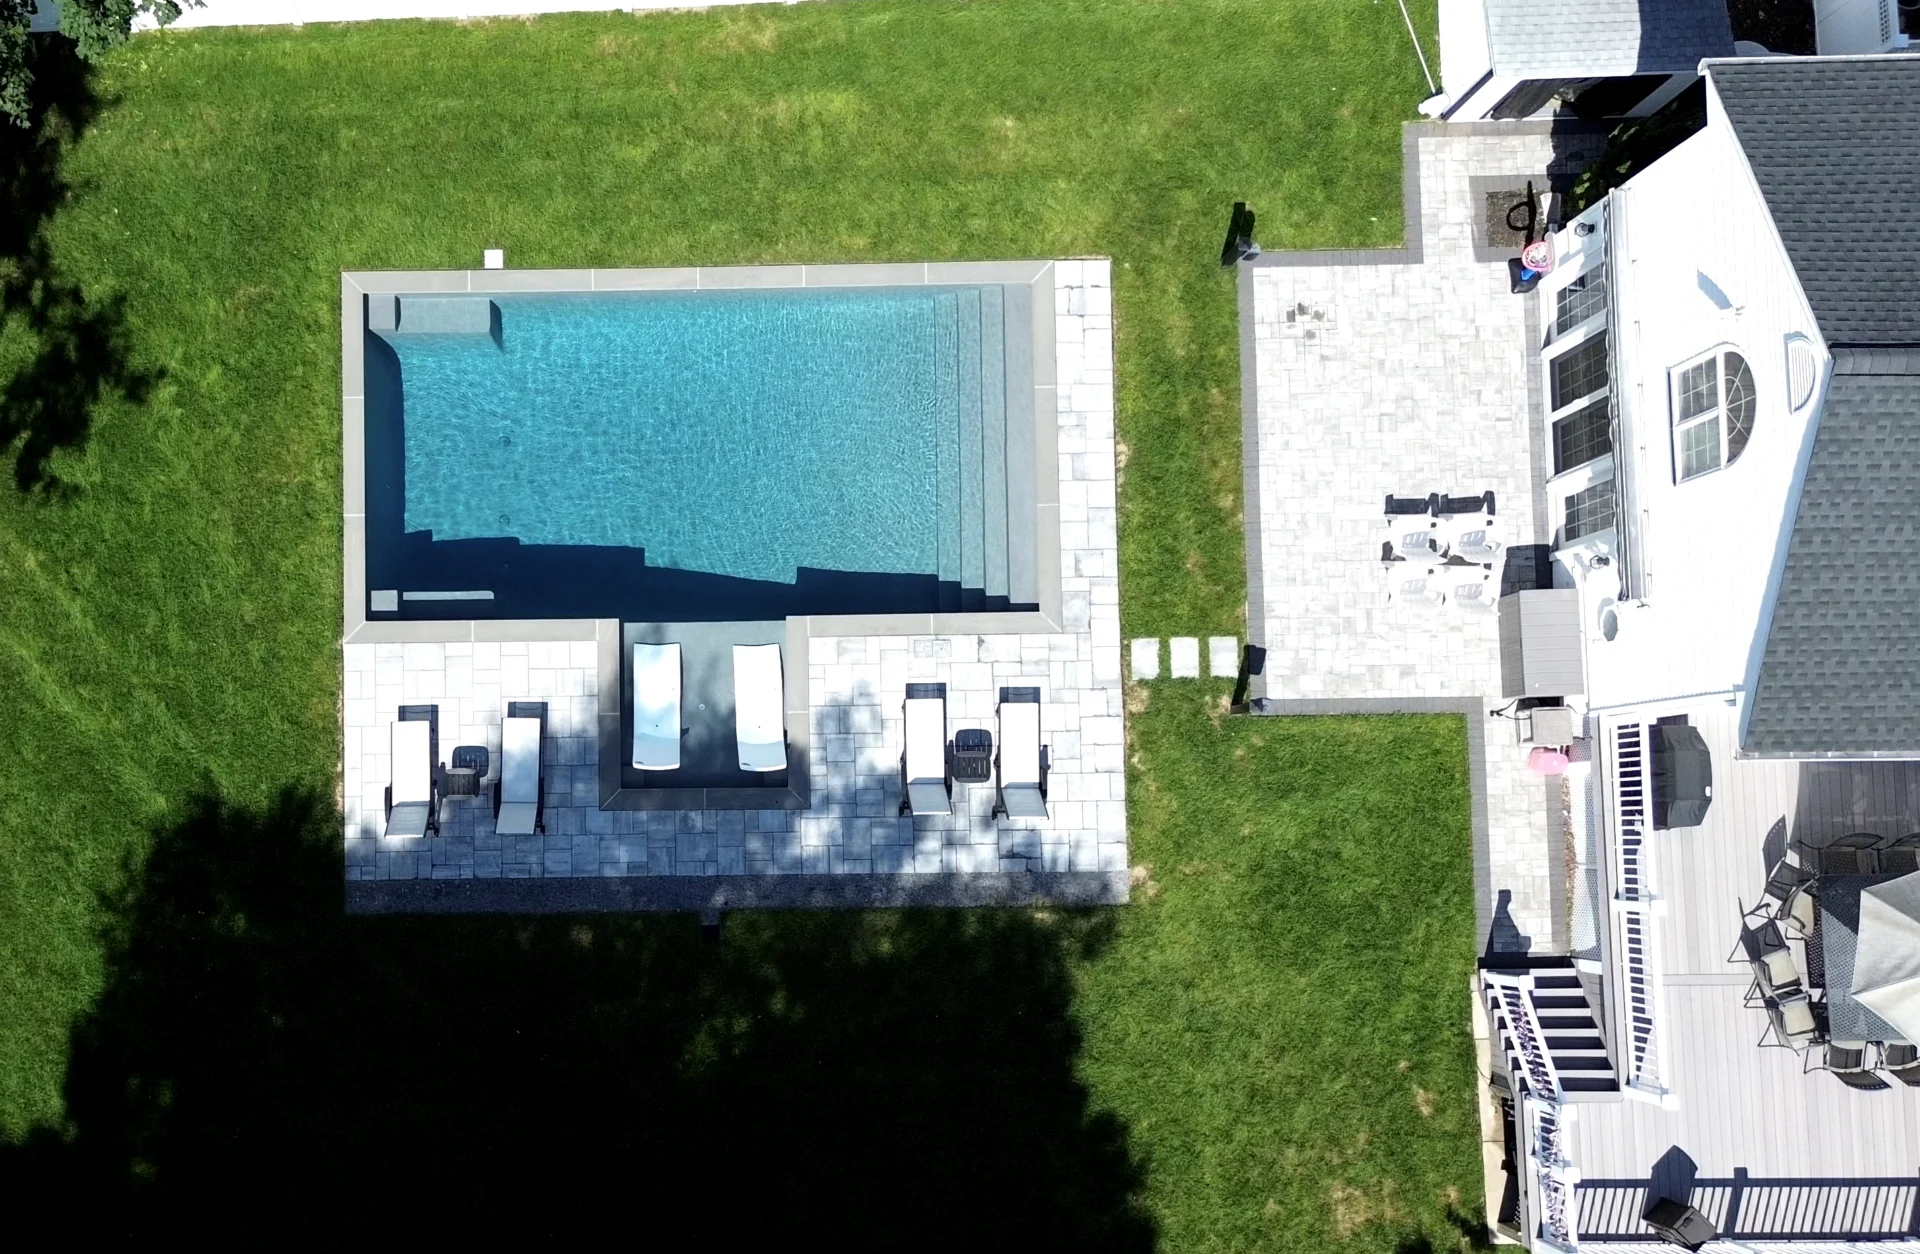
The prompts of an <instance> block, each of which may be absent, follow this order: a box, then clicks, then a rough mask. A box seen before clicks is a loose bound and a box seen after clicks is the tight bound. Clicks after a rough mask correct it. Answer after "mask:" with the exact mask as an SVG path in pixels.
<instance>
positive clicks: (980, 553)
mask: <svg viewBox="0 0 1920 1254" xmlns="http://www.w3.org/2000/svg"><path fill="white" fill-rule="evenodd" d="M981 303H982V302H981V300H980V290H979V289H978V288H968V289H965V290H963V291H961V293H960V310H959V324H960V325H959V342H960V422H959V425H958V434H959V445H960V447H959V460H960V608H962V609H967V610H973V609H979V608H980V600H981V596H980V593H981V589H982V588H984V587H985V574H984V572H985V564H986V554H985V552H984V549H985V547H986V536H985V520H984V518H983V517H982V515H983V514H985V513H986V505H985V498H986V486H985V479H986V471H985V469H984V467H983V464H982V463H983V462H984V460H985V449H984V448H983V447H982V440H981V432H980V426H981V420H980V411H981V392H982V391H983V390H984V389H985V388H987V387H992V386H995V385H996V383H997V381H996V380H991V379H987V378H983V377H982V376H983V374H984V371H983V369H982V367H983V366H984V365H985V363H984V362H983V361H982V360H981V352H980V344H981V341H982V340H983V339H984V338H985V336H984V331H985V327H983V326H982V322H981V315H980V306H981Z"/></svg>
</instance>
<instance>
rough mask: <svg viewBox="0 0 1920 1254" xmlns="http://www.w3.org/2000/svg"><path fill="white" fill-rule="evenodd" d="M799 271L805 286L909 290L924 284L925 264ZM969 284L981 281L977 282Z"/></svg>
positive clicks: (890, 263) (843, 266) (918, 262)
mask: <svg viewBox="0 0 1920 1254" xmlns="http://www.w3.org/2000/svg"><path fill="white" fill-rule="evenodd" d="M801 270H802V278H803V279H804V280H805V282H806V285H807V286H808V287H910V286H920V285H924V284H925V283H926V281H927V263H926V262H924V261H895V262H875V263H872V264H866V265H861V264H854V265H833V266H802V267H801ZM971 281H972V282H976V283H977V282H980V280H978V279H974V280H971Z"/></svg>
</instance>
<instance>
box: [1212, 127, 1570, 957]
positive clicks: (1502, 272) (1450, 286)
mask: <svg viewBox="0 0 1920 1254" xmlns="http://www.w3.org/2000/svg"><path fill="white" fill-rule="evenodd" d="M1591 142H1592V140H1591V139H1589V138H1587V137H1586V136H1583V135H1569V134H1567V133H1565V132H1562V133H1561V134H1560V135H1559V136H1558V137H1556V136H1555V135H1553V134H1550V133H1549V132H1548V131H1547V129H1546V128H1545V127H1543V126H1540V125H1534V124H1496V125H1491V126H1486V125H1471V126H1469V125H1458V124H1440V125H1415V126H1410V127H1409V128H1408V131H1407V139H1406V151H1407V157H1408V162H1407V164H1408V168H1407V173H1406V177H1407V180H1408V213H1407V222H1408V231H1409V237H1410V240H1411V241H1412V242H1411V244H1410V246H1409V247H1408V248H1406V249H1399V250H1391V251H1386V250H1383V251H1380V252H1372V253H1367V252H1348V253H1321V254H1316V253H1269V254H1267V255H1265V256H1263V257H1261V258H1259V259H1258V260H1257V261H1256V262H1254V263H1252V264H1249V265H1246V266H1243V268H1242V272H1241V320H1242V351H1243V359H1244V360H1243V363H1242V371H1243V376H1242V377H1243V386H1244V388H1245V390H1246V393H1247V395H1246V398H1245V399H1246V402H1247V412H1246V437H1247V439H1246V444H1247V491H1248V497H1249V504H1248V518H1249V520H1250V526H1249V535H1248V566H1249V602H1250V604H1249V611H1250V613H1249V617H1250V627H1249V631H1250V634H1251V636H1252V638H1253V643H1255V644H1257V645H1261V646H1264V648H1265V649H1266V663H1265V667H1264V673H1263V674H1262V675H1260V676H1258V677H1257V679H1256V681H1255V686H1254V688H1253V695H1254V696H1256V697H1260V698H1263V699H1264V703H1265V708H1266V709H1267V710H1268V711H1270V712H1278V713H1305V712H1313V711H1328V712H1332V711H1346V710H1352V711H1362V710H1390V709H1400V710H1419V709H1433V710H1458V711H1461V712H1464V713H1468V714H1469V715H1470V718H1469V725H1470V729H1471V734H1472V736H1473V737H1474V738H1476V740H1477V743H1476V744H1475V745H1474V746H1473V748H1474V759H1475V765H1476V769H1477V772H1478V776H1479V777H1478V779H1477V781H1476V782H1477V785H1478V787H1477V789H1476V792H1477V795H1476V798H1475V805H1476V815H1475V820H1476V822H1475V827H1476V837H1477V839H1478V840H1479V841H1481V842H1484V847H1483V848H1482V849H1481V850H1480V851H1479V852H1480V855H1481V856H1480V857H1479V858H1478V859H1477V862H1478V863H1479V866H1480V869H1481V870H1482V871H1483V872H1484V873H1485V877H1484V879H1483V882H1482V883H1481V884H1480V885H1479V887H1480V890H1481V891H1480V893H1479V897H1480V904H1481V909H1482V915H1483V918H1482V920H1481V924H1482V931H1481V934H1482V935H1483V936H1484V935H1485V931H1486V927H1487V926H1488V924H1489V923H1490V921H1491V916H1492V913H1493V911H1494V910H1495V909H1496V908H1497V907H1498V905H1499V903H1500V901H1501V898H1502V896H1503V895H1504V897H1505V909H1506V910H1507V912H1508V914H1509V916H1510V918H1511V922H1512V923H1513V925H1514V926H1515V927H1516V928H1517V929H1518V931H1519V932H1520V933H1521V934H1523V935H1529V936H1532V937H1534V938H1536V940H1538V941H1540V942H1545V941H1547V940H1548V939H1550V938H1551V937H1552V936H1553V929H1554V927H1555V926H1556V924H1559V925H1561V926H1564V917H1563V912H1562V910H1561V908H1560V907H1559V906H1558V905H1556V903H1557V902H1558V900H1559V898H1560V894H1561V889H1562V887H1563V886H1562V885H1560V884H1559V883H1556V879H1557V877H1558V876H1559V875H1560V870H1559V865H1558V835H1559V819H1558V790H1557V786H1556V787H1555V788H1554V791H1553V793H1552V795H1551V796H1550V795H1549V791H1548V788H1547V787H1546V786H1544V785H1543V783H1542V781H1541V780H1540V779H1539V778H1538V777H1535V776H1531V775H1529V774H1528V773H1527V771H1526V768H1525V755H1526V749H1525V748H1524V747H1522V746H1521V745H1520V744H1519V743H1518V736H1517V732H1516V725H1515V724H1514V723H1513V722H1511V721H1508V720H1506V719H1502V718H1498V717H1488V716H1487V715H1488V712H1489V711H1492V710H1496V709H1498V708H1500V707H1503V706H1505V705H1506V704H1507V701H1506V699H1505V698H1503V697H1502V696H1501V695H1500V694H1501V675H1500V658H1499V626H1498V620H1497V618H1496V617H1495V616H1493V615H1490V614H1479V615H1475V614H1472V613H1469V612H1466V611H1463V610H1460V609H1457V608H1456V607H1455V606H1453V605H1451V604H1449V605H1446V606H1444V607H1440V608H1438V609H1429V608H1424V607H1419V606H1416V605H1412V604H1404V603H1390V602H1389V599H1388V595H1387V594H1388V581H1387V579H1386V577H1385V576H1384V575H1383V572H1382V567H1381V562H1380V549H1381V544H1382V542H1383V540H1385V539H1386V538H1387V536H1388V534H1389V533H1388V529H1387V528H1386V526H1385V522H1384V516H1383V501H1384V498H1385V497H1386V496H1387V495H1388V494H1389V493H1392V494H1394V495H1398V496H1422V497H1424V496H1426V495H1427V494H1428V493H1432V492H1442V493H1455V494H1470V493H1480V492H1484V491H1487V490H1492V491H1493V492H1494V493H1495V494H1496V501H1497V505H1498V514H1497V517H1498V520H1499V535H1500V538H1501V539H1502V540H1503V541H1504V542H1505V543H1507V544H1528V543H1535V542H1538V541H1544V540H1546V539H1547V536H1546V535H1545V534H1544V530H1543V523H1542V521H1541V519H1540V516H1539V515H1540V506H1541V499H1540V497H1539V494H1538V493H1537V491H1536V485H1538V484H1544V482H1545V476H1544V473H1543V470H1544V456H1545V454H1544V448H1543V447H1542V443H1541V440H1540V439H1539V436H1538V432H1537V425H1538V424H1537V423H1536V422H1535V420H1534V418H1533V415H1532V410H1531V406H1530V404H1529V390H1530V380H1531V379H1532V378H1533V374H1534V370H1535V359H1534V357H1533V354H1532V351H1531V349H1530V343H1531V338H1532V328H1533V327H1535V326H1537V322H1535V321H1534V318H1535V314H1534V313H1533V310H1532V304H1533V301H1532V298H1531V297H1521V296H1516V295H1513V294H1512V293H1511V292H1509V290H1508V276H1507V270H1506V266H1505V264H1504V260H1503V259H1501V258H1486V257H1485V256H1484V253H1483V254H1482V255H1481V256H1476V249H1475V247H1474V245H1475V240H1474V238H1473V236H1474V232H1475V231H1476V230H1478V229H1479V228H1480V224H1481V222H1482V220H1483V214H1484V205H1482V204H1478V203H1476V200H1477V197H1478V196H1479V195H1480V194H1483V193H1482V189H1483V188H1484V187H1485V185H1486V184H1487V183H1488V182H1493V183H1496V184H1497V185H1499V186H1519V185H1524V184H1525V182H1526V181H1527V179H1528V178H1532V179H1534V180H1535V181H1536V183H1537V184H1538V186H1539V187H1540V188H1541V189H1542V190H1543V191H1544V189H1545V188H1546V187H1547V186H1548V181H1549V170H1550V168H1551V169H1552V171H1553V172H1554V173H1556V174H1557V173H1559V172H1561V171H1562V170H1563V169H1564V168H1566V166H1567V165H1568V164H1570V160H1571V159H1570V157H1569V150H1572V149H1582V148H1584V147H1585V146H1586V145H1588V144H1590V143H1591ZM1249 350H1250V351H1249ZM1550 815H1551V817H1550Z"/></svg>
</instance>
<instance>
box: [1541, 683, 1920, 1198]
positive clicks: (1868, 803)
mask: <svg viewBox="0 0 1920 1254" xmlns="http://www.w3.org/2000/svg"><path fill="white" fill-rule="evenodd" d="M1685 712H1686V713H1687V714H1688V715H1689V717H1690V720H1691V722H1692V724H1693V726H1694V727H1695V728H1697V729H1698V730H1699V731H1700V733H1701V735H1702V736H1703V737H1704V738H1705V740H1706V742H1707V745H1708V747H1709V748H1710V749H1711V751H1712V753H1713V766H1714V797H1713V804H1712V807H1711V809H1710V810H1709V811H1708V814H1707V818H1706V821H1705V822H1704V823H1703V824H1701V825H1700V826H1699V827H1696V828H1691V829H1682V830H1677V831H1661V832H1655V833H1652V839H1651V841H1650V844H1651V861H1652V882H1653V891H1654V893H1655V895H1656V897H1657V898H1658V899H1659V901H1660V902H1661V903H1663V905H1664V915H1662V916H1659V922H1658V929H1657V939H1656V945H1655V953H1654V967H1655V970H1656V971H1657V973H1658V987H1659V990H1660V998H1659V1001H1658V1003H1657V1013H1656V1022H1657V1030H1658V1031H1659V1032H1660V1034H1661V1036H1662V1039H1663V1048H1664V1067H1665V1071H1664V1075H1665V1076H1666V1077H1667V1083H1668V1086H1669V1087H1670V1089H1671V1091H1672V1109H1663V1108H1662V1107H1661V1106H1659V1105H1656V1104H1654V1103H1651V1102H1645V1101H1638V1100H1633V1099H1628V1100H1624V1101H1621V1102H1618V1103H1604V1104H1590V1105H1586V1106H1583V1107H1582V1108H1581V1110H1580V1115H1579V1118H1578V1120H1577V1121H1576V1122H1574V1124H1573V1125H1572V1127H1571V1129H1570V1132H1571V1137H1572V1142H1573V1144H1572V1149H1573V1158H1574V1161H1575V1162H1577V1163H1578V1164H1579V1166H1580V1169H1581V1172H1582V1174H1583V1176H1584V1178H1585V1179H1586V1180H1587V1181H1588V1182H1590V1187H1592V1188H1594V1189H1595V1190H1596V1201H1595V1203H1594V1204H1595V1205H1600V1204H1601V1203H1600V1201H1599V1200H1598V1193H1599V1191H1602V1186H1601V1185H1600V1184H1599V1183H1598V1182H1601V1181H1613V1182H1642V1181H1646V1180H1648V1179H1649V1178H1650V1176H1651V1175H1652V1173H1654V1172H1655V1169H1656V1164H1658V1163H1660V1162H1661V1159H1662V1157H1663V1156H1664V1155H1668V1154H1669V1152H1670V1151H1672V1150H1674V1149H1675V1148H1678V1149H1679V1150H1680V1151H1682V1152H1683V1153H1684V1155H1685V1156H1686V1158H1687V1159H1688V1160H1690V1161H1691V1163H1692V1164H1693V1166H1692V1168H1691V1170H1692V1171H1693V1172H1694V1173H1695V1174H1697V1176H1698V1177H1699V1179H1700V1181H1701V1182H1705V1181H1708V1180H1719V1181H1722V1182H1730V1181H1732V1180H1734V1179H1735V1178H1736V1176H1737V1175H1738V1174H1739V1173H1747V1174H1748V1175H1750V1176H1751V1177H1753V1181H1752V1183H1753V1184H1756V1185H1757V1184H1758V1183H1759V1181H1760V1179H1761V1178H1766V1179H1770V1180H1775V1181H1792V1182H1795V1183H1794V1184H1793V1185H1792V1186H1791V1188H1793V1189H1803V1190H1804V1189H1808V1188H1811V1189H1816V1190H1829V1191H1828V1192H1825V1193H1818V1194H1816V1195H1806V1196H1808V1197H1814V1198H1815V1199H1816V1200H1819V1199H1826V1201H1823V1202H1821V1206H1826V1207H1827V1209H1825V1210H1822V1209H1820V1207H1819V1206H1815V1207H1813V1209H1803V1210H1801V1211H1796V1210H1795V1209H1794V1207H1795V1206H1799V1205H1801V1203H1802V1202H1804V1201H1805V1200H1806V1198H1805V1197H1801V1196H1800V1195H1797V1194H1796V1195H1791V1196H1787V1197H1786V1200H1784V1201H1780V1200H1770V1199H1773V1195H1772V1194H1767V1195H1764V1196H1763V1195H1760V1194H1755V1195H1754V1197H1753V1200H1752V1202H1751V1203H1750V1204H1749V1207H1748V1208H1747V1209H1745V1210H1743V1214H1749V1215H1758V1214H1761V1213H1767V1214H1772V1215H1774V1216H1775V1219H1773V1220H1769V1223H1772V1222H1787V1220H1786V1219H1785V1218H1782V1217H1784V1216H1790V1215H1794V1214H1802V1215H1803V1216H1812V1215H1814V1214H1816V1213H1817V1214H1825V1215H1829V1216H1831V1215H1833V1214H1841V1213H1842V1212H1841V1211H1836V1210H1834V1209H1833V1207H1832V1206H1830V1205H1828V1203H1830V1202H1831V1201H1832V1199H1833V1198H1836V1197H1840V1196H1842V1195H1841V1194H1839V1193H1833V1192H1831V1190H1833V1189H1836V1188H1842V1189H1851V1190H1852V1192H1851V1193H1847V1194H1846V1196H1849V1197H1854V1198H1856V1199H1858V1198H1867V1197H1872V1198H1875V1199H1878V1200H1875V1201H1873V1202H1872V1203H1871V1205H1869V1204H1868V1203H1867V1202H1865V1201H1862V1202H1860V1205H1861V1206H1865V1207H1866V1208H1867V1209H1866V1210H1864V1211H1860V1212H1859V1213H1857V1214H1853V1213H1851V1212H1849V1213H1848V1214H1851V1218H1850V1219H1847V1222H1852V1221H1854V1220H1858V1221H1859V1222H1862V1223H1864V1222H1866V1221H1867V1219H1869V1218H1872V1222H1873V1223H1874V1224H1876V1225H1878V1224H1883V1223H1885V1222H1889V1221H1888V1220H1887V1219H1886V1216H1887V1215H1888V1214H1890V1213H1892V1212H1890V1211H1888V1210H1887V1209H1886V1208H1887V1207H1888V1206H1892V1207H1893V1209H1894V1210H1898V1209H1899V1206H1900V1205H1905V1206H1906V1208H1907V1220H1906V1221H1904V1222H1905V1223H1906V1225H1907V1226H1903V1227H1901V1228H1899V1229H1898V1230H1899V1231H1903V1232H1904V1231H1908V1230H1910V1227H1911V1220H1912V1214H1911V1211H1912V1204H1911V1203H1912V1195H1911V1191H1910V1187H1911V1186H1912V1185H1915V1184H1920V1180H1917V1179H1916V1175H1915V1172H1916V1167H1920V1090H1915V1089H1912V1088H1908V1087H1907V1086H1905V1085H1901V1084H1898V1083H1895V1084H1894V1085H1893V1087H1892V1088H1890V1089H1888V1090H1886V1091H1884V1092H1858V1091H1855V1090H1853V1089H1849V1088H1847V1087H1846V1086H1844V1085H1842V1084H1841V1083H1840V1082H1839V1081H1837V1080H1835V1079H1834V1078H1833V1077H1831V1076H1828V1075H1824V1074H1821V1073H1818V1072H1815V1073H1813V1074H1804V1073H1803V1071H1802V1066H1803V1061H1802V1059H1801V1057H1800V1056H1799V1055H1797V1054H1794V1053H1792V1052H1791V1051H1789V1050H1786V1049H1780V1048H1761V1047H1760V1045H1759V1044H1758V1042H1759V1040H1760V1038H1761V1036H1762V1034H1763V1033H1764V1031H1765V1029H1766V1019H1765V1016H1764V1014H1763V1013H1762V1012H1760V1011H1758V1010H1753V1009H1748V1008H1747V1007H1746V1006H1745V1005H1743V994H1744V993H1745V992H1746V989H1747V986H1748V982H1749V977H1748V974H1747V971H1746V968H1745V967H1744V965H1741V966H1736V965H1734V964H1733V963H1730V962H1729V961H1728V955H1730V954H1731V953H1733V952H1734V950H1735V948H1736V947H1737V945H1738V943H1739V933H1740V917H1741V912H1742V908H1743V906H1752V905H1753V904H1754V903H1755V902H1757V901H1758V900H1760V898H1761V897H1762V885H1763V884H1764V882H1765V879H1766V871H1767V867H1768V865H1769V862H1770V858H1771V857H1774V856H1778V854H1779V853H1780V852H1781V850H1782V848H1783V847H1784V844H1785V842H1786V841H1788V840H1791V839H1802V840H1805V841H1807V842H1808V843H1810V844H1813V845H1816V846H1817V845H1818V844H1820V843H1821V842H1822V841H1824V840H1826V839H1828V838H1830V837H1832V836H1837V835H1843V834H1845V833H1847V832H1855V831H1867V832H1874V833H1876V834H1878V835H1881V836H1896V835H1902V834H1905V833H1907V832H1911V831H1916V830H1920V764H1916V763H1897V762H1887V763H1872V762H1861V763H1825V762H1822V763H1799V762H1780V761H1754V760H1738V759H1736V757H1735V755H1734V740H1735V737H1736V735H1737V731H1738V728H1737V723H1736V717H1737V715H1736V711H1735V710H1734V709H1733V708H1732V707H1730V706H1728V705H1726V704H1724V703H1722V702H1719V701H1714V702H1711V703H1703V704H1702V705H1699V706H1696V707H1694V708H1689V709H1686V710H1685ZM1601 810H1602V813H1603V815H1604V814H1607V813H1610V802H1609V801H1608V800H1607V799H1606V798H1605V797H1604V796H1603V799H1602V805H1601ZM1609 964H1610V965H1609V970H1608V975H1609V978H1612V976H1613V965H1612V964H1613V957H1612V956H1611V955H1609ZM1675 1161H1677V1160H1672V1159H1670V1160H1668V1163H1667V1164H1665V1166H1663V1168H1662V1170H1670V1169H1671V1168H1672V1165H1673V1163H1674V1162H1675ZM1896 1181H1905V1182H1906V1184H1904V1185H1902V1186H1901V1187H1903V1188H1908V1189H1909V1192H1908V1193H1906V1194H1903V1195H1902V1196H1903V1197H1905V1198H1906V1201H1905V1202H1904V1203H1901V1202H1889V1201H1887V1198H1888V1197H1889V1196H1890V1195H1888V1194H1885V1193H1884V1192H1882V1193H1872V1192H1871V1189H1869V1191H1868V1192H1867V1193H1861V1192H1860V1189H1861V1188H1863V1187H1866V1184H1867V1183H1868V1182H1873V1187H1874V1188H1884V1187H1890V1183H1891V1182H1896ZM1587 1187H1589V1186H1583V1197H1584V1195H1585V1192H1586V1188H1587ZM1605 1187H1606V1188H1609V1189H1610V1188H1613V1187H1615V1186H1613V1185H1608V1186H1605ZM1770 1187H1771V1186H1770ZM1782 1187H1787V1186H1782ZM1702 1196H1705V1195H1704V1194H1703V1195H1702ZM1796 1198H1799V1200H1795V1199H1796ZM1585 1204H1586V1203H1585V1202H1583V1206H1584V1205H1585ZM1696 1204H1701V1203H1700V1199H1699V1198H1696ZM1609 1205H1611V1203H1609ZM1808 1205H1811V1203H1808ZM1703 1209H1704V1206H1703ZM1842 1218H1843V1219H1846V1215H1844V1214H1843V1215H1842ZM1742 1222H1743V1223H1744V1222H1745V1220H1743V1221H1742ZM1795 1222H1799V1221H1795ZM1805 1222H1812V1220H1811V1219H1810V1218H1809V1219H1806V1220H1805ZM1827 1222H1829V1221H1828V1220H1825V1219H1823V1220H1821V1221H1820V1223H1821V1224H1826V1223H1827ZM1743 1230H1745V1231H1751V1232H1763V1231H1781V1230H1782V1229H1777V1228H1757V1229H1756V1228H1744V1229H1743ZM1805 1230H1806V1231H1809V1232H1832V1231H1839V1229H1834V1228H1830V1227H1825V1226H1816V1227H1813V1228H1808V1229H1805ZM1867 1230H1869V1229H1860V1230H1859V1231H1867ZM1871 1230H1872V1231H1884V1229H1883V1228H1879V1227H1875V1228H1872V1229H1871ZM1849 1231H1852V1230H1850V1229H1849Z"/></svg>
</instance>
